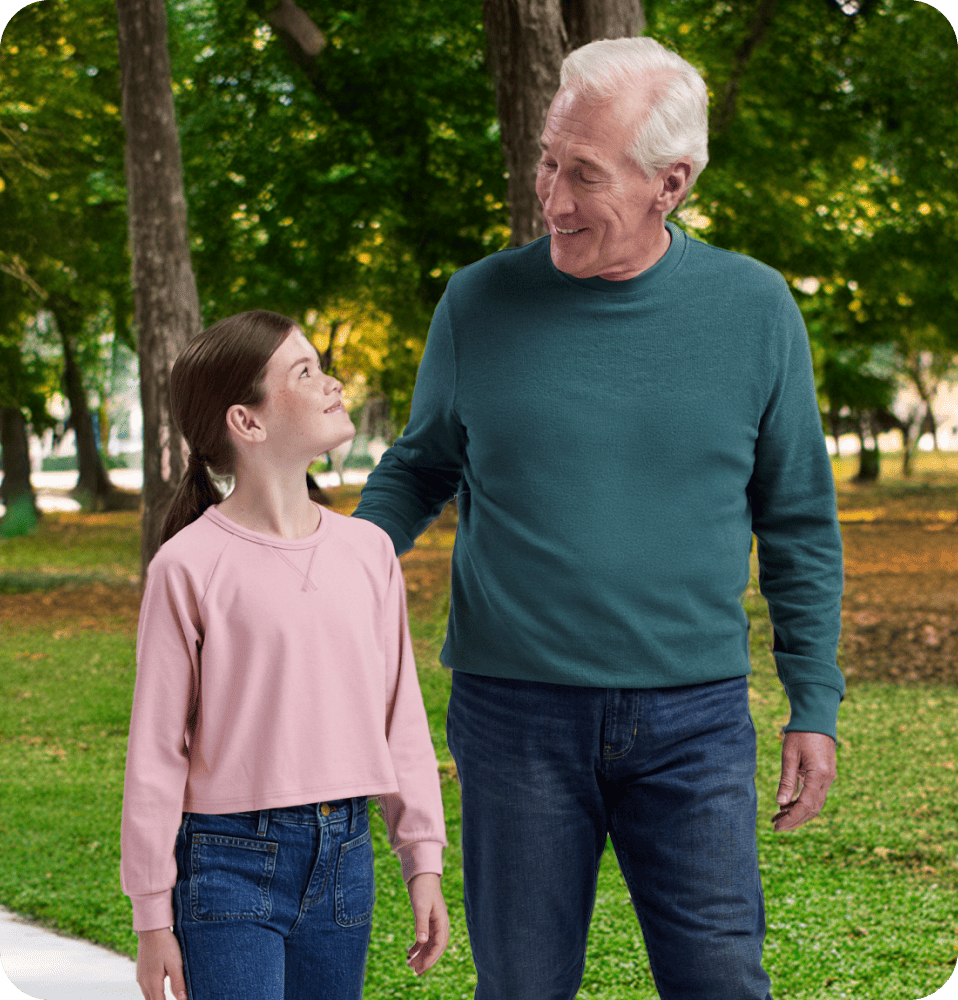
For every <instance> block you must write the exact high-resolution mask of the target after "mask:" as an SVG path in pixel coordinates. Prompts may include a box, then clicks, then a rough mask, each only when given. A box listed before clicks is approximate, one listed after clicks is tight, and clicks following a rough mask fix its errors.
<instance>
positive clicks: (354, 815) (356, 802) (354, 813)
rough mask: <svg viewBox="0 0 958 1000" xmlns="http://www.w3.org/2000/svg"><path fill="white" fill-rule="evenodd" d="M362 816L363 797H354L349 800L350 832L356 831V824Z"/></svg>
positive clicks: (351, 833)
mask: <svg viewBox="0 0 958 1000" xmlns="http://www.w3.org/2000/svg"><path fill="white" fill-rule="evenodd" d="M361 816H362V799H359V798H353V799H350V801H349V834H350V836H352V835H353V834H354V833H355V832H356V825H357V824H358V822H359V820H360V817H361Z"/></svg>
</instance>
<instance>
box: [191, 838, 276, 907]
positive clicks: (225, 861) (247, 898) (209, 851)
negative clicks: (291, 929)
mask: <svg viewBox="0 0 958 1000" xmlns="http://www.w3.org/2000/svg"><path fill="white" fill-rule="evenodd" d="M278 846H279V845H278V844H276V843H274V842H272V841H268V840H246V839H243V838H241V837H226V836H221V835H218V834H214V833H194V834H193V836H192V838H191V851H190V880H189V891H190V912H191V913H192V915H193V919H194V920H235V919H236V918H238V917H259V918H266V917H268V916H269V915H270V913H271V910H272V905H271V902H270V895H269V888H270V882H271V881H272V878H273V872H274V871H275V870H276V851H277V848H278Z"/></svg>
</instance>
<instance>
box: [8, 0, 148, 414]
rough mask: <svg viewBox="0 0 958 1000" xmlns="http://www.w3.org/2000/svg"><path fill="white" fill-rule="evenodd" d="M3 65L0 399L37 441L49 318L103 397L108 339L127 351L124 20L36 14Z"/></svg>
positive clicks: (55, 349) (53, 382) (21, 20)
mask: <svg viewBox="0 0 958 1000" xmlns="http://www.w3.org/2000/svg"><path fill="white" fill-rule="evenodd" d="M0 54H2V69H3V72H2V75H0V272H2V273H0V371H2V373H3V376H4V377H3V378H2V379H0V397H5V398H6V399H7V400H8V401H10V402H11V403H13V404H14V405H18V406H21V407H23V408H24V409H27V410H28V411H29V413H30V420H31V423H32V426H33V429H34V431H35V432H39V431H41V430H42V429H43V428H44V427H45V426H47V425H49V424H50V423H52V420H51V418H50V417H49V415H48V414H47V412H46V401H47V400H48V399H49V397H50V396H51V395H52V394H53V393H54V392H56V391H57V390H58V389H59V388H60V377H61V371H62V363H61V357H60V352H61V346H60V343H59V338H58V337H57V335H56V332H55V327H54V324H53V322H52V319H51V315H50V313H49V312H42V311H43V310H47V311H48V310H51V309H52V310H53V313H55V314H56V316H57V320H58V321H59V322H60V323H61V324H64V323H66V324H67V326H68V327H69V333H70V335H71V336H72V337H73V339H74V347H75V351H76V354H77V361H78V363H79V366H80V368H81V370H82V371H83V372H84V373H85V374H86V376H87V382H88V388H91V389H92V388H93V387H94V386H96V387H97V388H99V389H100V394H101V396H103V395H105V386H103V385H102V382H103V380H104V379H105V377H106V370H107V367H108V366H107V362H108V358H109V352H107V355H106V356H105V357H104V352H103V344H102V341H103V336H104V334H106V335H108V336H109V335H111V334H112V332H113V330H114V328H116V329H118V330H119V331H120V335H121V337H126V338H127V339H129V332H128V330H129V324H128V321H127V319H126V316H125V315H124V316H122V317H120V318H119V320H118V321H117V322H114V314H115V313H117V312H122V313H126V312H128V311H129V309H130V291H129V283H130V282H129V260H128V255H127V231H126V195H125V188H124V179H123V171H124V167H123V144H124V135H123V128H122V123H121V121H120V84H119V65H118V56H117V42H116V8H115V6H114V5H113V4H112V3H109V2H107V0H84V2H83V3H79V4H78V3H72V2H67V0H48V2H47V3H44V4H34V5H31V6H28V7H26V8H25V9H24V10H22V11H21V12H19V13H18V14H17V15H16V16H15V17H14V18H13V19H12V20H11V22H10V24H9V25H8V26H7V28H6V30H5V31H4V33H3V42H2V47H0ZM105 314H107V315H105ZM131 346H132V345H131ZM97 383H101V384H99V385H97Z"/></svg>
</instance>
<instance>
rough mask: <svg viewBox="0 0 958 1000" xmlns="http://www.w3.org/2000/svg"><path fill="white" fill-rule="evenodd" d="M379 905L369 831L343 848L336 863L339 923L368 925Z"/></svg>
mask: <svg viewBox="0 0 958 1000" xmlns="http://www.w3.org/2000/svg"><path fill="white" fill-rule="evenodd" d="M375 902H376V876H375V874H374V872H373V841H372V836H371V834H370V832H369V829H368V828H367V829H366V832H365V833H364V834H362V836H359V837H357V838H356V839H355V840H350V841H349V842H348V843H345V844H343V845H342V846H341V847H340V848H339V859H338V861H337V864H336V923H337V924H339V926H340V927H356V926H358V925H359V924H364V923H366V921H367V920H369V918H370V917H371V916H372V914H373V905H374V903H375Z"/></svg>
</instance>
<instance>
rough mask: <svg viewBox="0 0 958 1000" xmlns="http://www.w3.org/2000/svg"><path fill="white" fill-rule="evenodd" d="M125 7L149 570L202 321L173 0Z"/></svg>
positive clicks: (176, 470)
mask: <svg viewBox="0 0 958 1000" xmlns="http://www.w3.org/2000/svg"><path fill="white" fill-rule="evenodd" d="M116 7H117V14H118V16H119V41H120V67H121V71H122V85H123V124H124V126H125V127H126V179H127V199H128V211H129V220H130V222H129V225H130V244H131V247H132V250H133V288H134V315H135V322H136V327H137V334H138V336H137V340H138V349H139V358H140V397H141V403H142V407H143V540H142V544H141V547H140V557H141V568H142V572H143V573H144V574H145V572H146V567H147V565H148V564H149V561H150V559H151V558H152V557H153V555H154V553H155V552H156V550H157V548H159V542H160V531H161V529H162V525H163V518H164V516H165V514H166V508H167V506H168V505H169V502H170V500H171V498H172V495H173V492H174V490H175V489H176V486H177V484H178V483H179V480H180V477H181V475H182V472H183V465H184V454H183V441H182V438H181V436H180V434H179V431H177V429H176V427H175V426H174V424H173V421H172V418H171V414H170V395H169V375H170V369H171V368H172V367H173V362H174V360H175V359H176V355H177V354H178V353H179V351H180V349H181V348H182V346H183V345H184V344H185V343H186V341H187V339H188V338H189V337H190V336H191V335H192V334H194V333H196V332H197V331H198V330H199V329H200V325H201V322H200V305H199V297H198V295H197V292H196V279H195V278H194V276H193V268H192V265H191V264H190V253H189V242H188V236H187V223H186V197H185V195H184V192H183V169H182V159H181V155H180V140H179V135H178V133H177V130H176V119H175V117H174V111H173V90H172V87H171V84H170V59H169V52H168V50H167V42H166V12H165V9H164V4H163V0H117V4H116Z"/></svg>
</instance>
